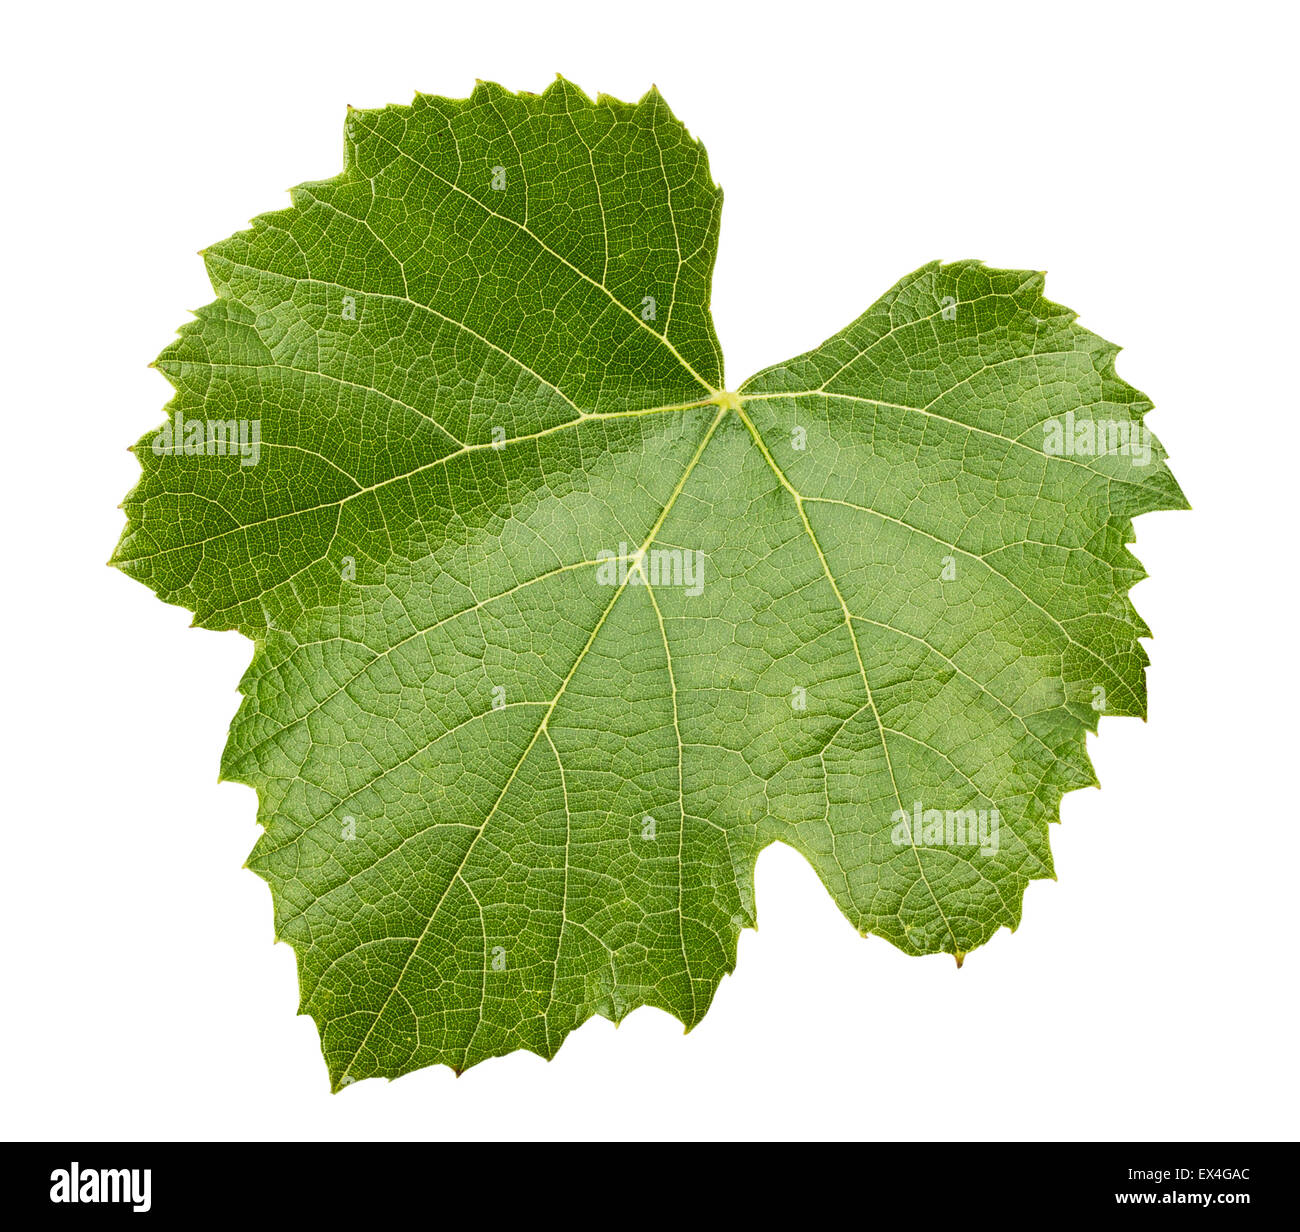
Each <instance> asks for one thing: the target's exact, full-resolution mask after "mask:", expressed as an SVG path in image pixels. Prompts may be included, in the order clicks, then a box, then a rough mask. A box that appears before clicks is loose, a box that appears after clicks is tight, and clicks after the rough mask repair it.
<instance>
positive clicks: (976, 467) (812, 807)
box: [114, 80, 1185, 1088]
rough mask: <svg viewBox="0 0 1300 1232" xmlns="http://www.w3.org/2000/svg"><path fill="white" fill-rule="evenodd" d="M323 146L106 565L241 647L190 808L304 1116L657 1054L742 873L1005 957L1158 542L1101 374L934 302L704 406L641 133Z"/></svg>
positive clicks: (1160, 491) (673, 178)
mask: <svg viewBox="0 0 1300 1232" xmlns="http://www.w3.org/2000/svg"><path fill="white" fill-rule="evenodd" d="M347 132H348V139H347V145H346V149H347V159H346V169H345V171H344V172H343V174H342V175H341V176H339V177H337V178H336V179H333V180H329V181H324V182H321V183H314V184H305V185H302V186H301V187H299V188H297V189H295V190H294V192H293V194H292V200H293V207H292V208H291V209H288V210H285V211H282V212H280V213H275V214H268V215H265V216H263V217H260V218H258V219H256V220H254V223H253V226H252V229H251V230H250V231H246V232H243V233H241V234H239V235H236V236H234V237H232V238H231V239H229V240H226V241H225V242H223V243H221V244H217V245H216V246H214V247H213V248H211V249H209V250H208V252H207V253H206V254H205V255H206V260H207V266H208V270H209V272H210V274H211V277H212V281H213V284H214V286H215V288H216V290H217V293H218V298H217V300H216V301H215V302H214V303H213V304H211V305H209V306H208V307H207V308H205V309H202V310H200V311H199V312H198V314H197V320H196V321H194V322H193V323H192V324H189V325H187V326H186V327H185V328H184V329H182V330H181V332H180V335H179V337H178V339H177V341H176V342H174V343H173V344H172V345H171V346H169V347H168V348H167V349H166V350H165V351H164V352H163V354H162V356H161V357H160V358H159V360H158V363H157V366H158V367H159V368H160V369H161V370H162V371H163V372H164V373H165V374H166V376H167V377H168V379H169V380H170V381H171V382H172V383H173V385H174V386H175V388H176V396H175V399H174V400H173V402H172V404H171V405H170V407H169V408H168V413H169V419H168V426H167V428H166V429H165V430H164V431H163V432H154V433H150V434H149V435H148V436H146V437H145V438H144V439H143V440H142V441H141V442H140V443H139V445H137V446H136V449H137V453H138V456H139V457H140V459H141V462H142V463H143V468H144V473H143V476H142V478H141V480H140V483H139V485H138V486H137V487H136V488H135V490H134V491H133V492H132V493H131V495H130V496H129V497H128V498H127V501H126V506H125V507H126V510H127V514H128V518H129V521H128V525H127V528H126V531H125V534H124V535H123V538H122V542H121V544H120V545H119V547H118V550H117V552H116V554H115V556H114V562H115V563H116V564H117V565H118V566H120V567H121V568H122V569H124V570H126V571H127V572H128V573H130V574H131V575H132V576H134V577H137V578H139V579H140V580H142V581H144V582H145V583H147V584H148V585H149V586H151V587H152V588H153V589H154V590H156V591H157V593H158V594H159V595H160V596H161V597H162V598H163V599H165V600H167V601H168V602H171V603H178V604H183V605H184V606H186V607H188V608H190V609H192V610H193V612H194V613H195V623H196V624H199V625H202V626H205V627H208V628H214V629H239V630H240V631H241V632H243V633H245V634H247V635H249V636H250V637H252V638H253V639H254V641H255V643H256V649H255V653H254V656H253V662H252V665H251V667H250V668H249V670H248V673H247V675H246V676H245V678H244V681H243V684H242V686H241V688H242V692H243V694H244V700H243V703H242V705H241V706H240V709H239V712H238V714H237V715H236V717H235V720H234V723H233V724H232V727H231V731H230V740H229V744H228V745H227V748H226V751H225V755H224V758H223V763H222V772H223V775H224V777H226V778H230V779H234V780H237V781H240V782H243V783H247V784H250V785H252V786H253V787H255V788H256V789H257V792H258V798H259V802H260V809H259V821H260V822H261V824H262V825H263V826H264V828H265V832H264V834H263V836H262V838H261V839H260V841H259V842H258V844H257V846H256V848H255V849H254V851H253V853H252V856H251V857H250V860H249V863H250V866H251V867H252V868H253V869H254V870H255V871H257V872H258V873H259V874H260V875H261V876H262V877H264V878H265V879H266V880H267V882H268V883H269V884H270V886H271V888H272V892H273V896H274V901H275V915H276V931H277V936H278V937H280V938H283V939H285V940H287V941H289V942H290V943H291V944H292V945H293V947H294V948H295V950H296V952H297V956H298V965H299V975H300V981H301V992H302V1009H303V1011H304V1012H307V1013H310V1014H311V1015H312V1016H313V1017H314V1018H315V1020H316V1022H317V1023H318V1025H319V1027H320V1031H321V1039H322V1046H323V1050H324V1054H325V1058H326V1060H327V1062H328V1065H329V1071H330V1076H331V1080H332V1082H333V1084H334V1085H335V1087H336V1088H337V1087H338V1086H340V1085H344V1084H346V1083H348V1082H350V1081H352V1080H355V1079H358V1078H363V1077H368V1076H371V1075H379V1074H383V1075H388V1076H390V1077H391V1076H395V1075H398V1074H402V1073H406V1072H408V1071H410V1070H413V1069H416V1068H418V1067H420V1066H424V1065H430V1064H434V1063H441V1064H446V1065H450V1066H452V1067H454V1068H455V1069H456V1070H457V1071H461V1070H464V1069H465V1068H466V1067H467V1066H469V1065H472V1064H474V1063H475V1062H477V1061H480V1060H482V1059H483V1058H485V1057H489V1056H495V1055H499V1054H502V1053H506V1052H510V1051H511V1050H514V1049H519V1048H526V1049H530V1050H532V1051H534V1052H537V1053H540V1054H542V1055H543V1056H547V1057H549V1056H551V1055H553V1054H554V1052H555V1051H556V1049H558V1047H559V1046H560V1044H561V1042H562V1041H563V1040H564V1037H565V1036H566V1035H567V1034H568V1033H569V1032H570V1031H572V1030H573V1029H574V1028H575V1027H576V1026H578V1025H580V1024H581V1023H582V1022H583V1021H585V1020H586V1019H587V1018H589V1017H590V1016H591V1015H592V1014H601V1015H604V1016H606V1017H608V1018H611V1019H614V1020H615V1021H617V1020H619V1019H621V1018H622V1017H623V1016H624V1015H626V1014H627V1013H628V1012H630V1011H631V1010H632V1009H634V1008H636V1007H637V1006H639V1005H656V1006H659V1007H661V1008H663V1009H666V1010H668V1011H669V1012H670V1013H672V1014H675V1015H676V1016H677V1017H678V1018H679V1019H681V1021H682V1022H683V1023H685V1024H686V1026H687V1027H688V1028H689V1027H691V1026H693V1025H694V1024H695V1023H697V1022H698V1021H699V1020H700V1018H701V1017H702V1016H703V1014H704V1012H705V1011H706V1010H707V1008H708V1006H709V1003H710V1001H711V999H712V997H713V994H714V992H715V990H716V989H717V987H718V984H719V981H720V980H721V978H722V976H723V975H724V974H726V973H727V972H729V971H731V970H732V969H733V967H734V964H735V959H736V944H737V937H738V934H739V931H740V929H741V928H744V927H747V926H752V925H753V923H754V889H753V875H754V863H755V860H756V858H757V856H758V853H759V852H760V851H761V850H762V848H763V847H765V846H766V845H767V844H768V843H771V842H773V841H774V840H778V839H779V840H781V841H783V842H786V843H789V844H790V845H791V846H793V847H794V848H795V849H796V850H798V851H800V852H801V853H803V855H804V856H805V857H806V858H807V859H808V860H809V861H810V862H811V863H812V864H813V866H814V867H815V868H816V869H817V871H818V873H819V874H820V876H821V878H822V880H823V881H824V883H825V884H826V886H827V888H828V889H829V891H830V892H831V894H832V895H833V896H834V898H835V901H836V902H837V903H838V904H839V906H840V908H841V909H842V911H843V912H844V914H845V915H846V916H847V917H848V918H849V919H850V920H851V921H852V923H853V924H854V926H855V927H857V928H858V929H859V930H861V931H862V932H863V933H864V934H866V933H869V932H870V933H875V934H877V935H879V936H882V937H885V938H887V939H888V940H889V941H891V942H892V943H893V944H894V945H896V946H898V947H899V948H901V949H903V950H904V951H906V952H907V953H911V954H929V953H934V952H946V953H949V954H953V955H955V956H956V957H957V959H958V961H959V962H960V960H961V958H962V956H963V955H964V954H965V953H966V952H968V951H969V950H971V949H973V948H974V947H975V946H977V945H980V944H982V943H983V942H985V941H987V940H988V938H989V937H990V936H991V935H992V934H993V933H994V932H995V931H996V930H997V929H998V928H999V927H1001V926H1002V925H1007V926H1009V927H1012V928H1014V927H1015V926H1016V924H1017V923H1018V922H1019V919H1020V911H1021V900H1022V897H1023V892H1024V889H1025V886H1026V884H1027V883H1028V881H1029V880H1030V879H1032V878H1036V877H1048V876H1052V865H1051V856H1050V853H1049V850H1048V838H1047V823H1048V822H1049V821H1051V820H1054V819H1055V818H1056V816H1057V810H1058V806H1059V802H1060V798H1061V795H1062V793H1063V792H1065V791H1068V790H1071V789H1073V788H1075V787H1080V786H1083V785H1085V784H1088V783H1092V782H1094V781H1095V780H1094V776H1093V773H1092V769H1091V766H1090V764H1089V761H1088V757H1087V753H1086V749H1085V733H1086V732H1087V731H1088V730H1089V729H1095V727H1096V723H1097V718H1098V715H1099V714H1100V713H1102V712H1103V711H1104V712H1106V713H1111V714H1130V715H1140V714H1144V712H1145V706H1146V698H1145V683H1144V667H1145V664H1146V662H1147V659H1146V655H1145V653H1144V651H1143V648H1142V646H1141V643H1140V642H1139V638H1141V637H1144V636H1146V635H1147V634H1148V630H1147V628H1146V626H1145V625H1144V624H1143V623H1142V620H1141V618H1140V617H1139V616H1138V615H1137V613H1136V611H1135V610H1134V609H1133V607H1132V605H1131V604H1130V602H1129V600H1128V598H1127V591H1128V589H1129V587H1131V586H1132V585H1133V583H1134V582H1136V581H1137V580H1138V579H1140V578H1141V577H1142V576H1143V573H1142V570H1141V567H1140V565H1139V564H1138V562H1137V560H1136V559H1135V558H1134V557H1133V556H1132V555H1131V553H1130V552H1129V550H1128V547H1127V546H1126V545H1127V544H1128V543H1129V542H1130V541H1131V539H1132V534H1131V520H1132V518H1133V517H1134V515H1136V514H1138V513H1141V512H1143V511H1146V510H1151V509H1161V508H1181V507H1185V501H1184V499H1183V496H1182V493H1181V492H1180V491H1179V489H1178V486H1177V484H1176V483H1175V481H1174V479H1173V478H1172V476H1171V475H1170V473H1169V471H1168V469H1167V467H1166V465H1165V461H1164V453H1163V451H1162V450H1161V449H1160V447H1159V445H1158V444H1157V443H1156V442H1154V440H1153V439H1152V438H1151V437H1150V434H1149V432H1148V431H1147V429H1146V428H1145V426H1144V425H1143V422H1142V417H1143V414H1144V412H1145V411H1146V410H1148V409H1149V406H1150V404H1149V403H1148V402H1147V401H1146V399H1145V398H1144V397H1143V396H1142V395H1141V394H1139V393H1138V392H1137V391H1135V390H1134V389H1132V388H1131V387H1130V386H1128V385H1126V384H1125V383H1124V382H1123V381H1121V380H1120V379H1119V378H1118V377H1117V376H1116V375H1115V371H1114V358H1115V353H1116V348H1114V347H1113V346H1111V345H1110V344H1108V343H1106V342H1104V341H1102V340H1101V339H1100V338H1098V337H1097V336H1096V335H1094V334H1091V333H1089V332H1088V331H1086V330H1084V329H1082V328H1080V327H1079V326H1078V325H1077V324H1076V323H1075V320H1074V314H1073V313H1071V312H1069V311H1067V310H1066V309H1064V308H1061V307H1059V306H1058V305H1055V304H1052V303H1050V302H1049V301H1047V300H1046V299H1044V298H1043V294H1042V290H1043V279H1042V276H1041V275H1039V274H1032V273H1025V272H1023V271H1004V270H992V269H987V268H985V267H984V266H982V265H980V264H978V263H973V262H959V263H957V264H952V265H939V264H932V265H927V266H925V267H924V268H922V269H920V270H918V271H917V272H916V273H914V274H911V275H909V276H908V277H906V278H904V279H903V280H902V281H901V282H900V283H899V284H898V285H897V286H895V287H894V288H893V289H892V290H891V291H889V292H888V293H887V294H886V295H885V296H884V297H883V298H882V299H880V300H879V301H878V302H877V303H875V304H874V305H873V306H872V307H871V308H869V309H868V310H867V312H866V313H864V314H863V316H861V317H860V318H859V319H858V320H857V321H855V322H854V323H853V324H852V325H850V326H849V327H848V328H847V329H845V330H844V331H842V332H841V333H839V334H837V335H836V336H835V337H834V338H832V339H830V340H829V341H828V342H826V343H825V344H824V345H823V346H821V347H818V348H817V349H816V350H815V351H812V352H810V353H808V354H806V355H803V356H801V357H799V358H798V359H794V360H791V361H789V362H787V363H784V364H779V365H777V366H776V367H773V368H770V369H768V370H766V371H764V372H762V373H760V374H759V375H758V376H756V377H753V378H751V379H750V380H749V381H747V382H746V383H745V384H744V385H743V386H741V387H740V388H739V390H738V391H737V392H726V391H725V390H724V383H723V376H722V358H721V354H720V351H719V348H718V344H717V339H716V336H715V334H714V330H713V325H712V321H711V319H710V315H709V284H710V278H711V274H712V267H713V260H714V254H715V251H716V247H717V237H718V220H719V211H720V207H721V201H722V194H721V191H720V190H719V189H718V188H717V187H716V186H715V185H714V184H713V182H712V180H711V178H710V175H709V170H708V164H707V160H706V157H705V154H704V151H703V149H702V148H701V146H700V145H699V144H698V143H697V142H695V141H693V140H692V139H691V138H690V136H689V135H688V134H687V132H686V130H685V129H684V128H683V127H682V125H681V124H680V123H679V122H678V121H677V120H676V119H675V118H674V117H673V116H672V114H671V113H670V112H669V110H668V108H667V106H666V105H665V103H664V102H663V100H662V98H660V96H659V95H658V94H657V93H656V92H655V91H653V90H652V91H651V92H650V93H649V94H648V95H647V96H646V97H645V98H644V99H642V100H641V102H639V103H637V104H635V105H629V104H625V103H621V102H618V101H616V100H613V99H610V98H606V97H603V96H602V97H601V98H599V99H598V100H597V101H596V102H592V101H591V100H590V99H588V98H587V97H586V96H585V95H583V94H582V92H581V91H579V90H578V89H576V88H575V87H574V86H573V85H571V84H569V83H568V82H565V81H563V80H560V81H557V82H556V83H555V84H554V85H553V86H551V87H550V88H549V89H548V90H546V92H545V93H544V94H542V95H529V94H522V95H515V94H510V93H508V92H506V91H505V90H502V89H501V88H499V87H497V86H494V85H487V84H480V85H479V86H478V87H477V88H476V89H475V91H474V93H473V95H472V96H471V97H470V98H469V99H468V100H463V101H452V100H448V99H443V98H434V97H428V96H417V98H416V99H415V101H414V103H413V104H412V105H411V106H409V107H388V108H385V109H384V110H382V111H353V112H351V113H350V116H349V119H348V126H347ZM1089 433H1092V434H1093V440H1092V445H1093V448H1092V449H1091V450H1090V449H1088V448H1087V446H1088V444H1089ZM1098 437H1099V438H1100V439H1098ZM1098 446H1100V448H1099V447H1098Z"/></svg>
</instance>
